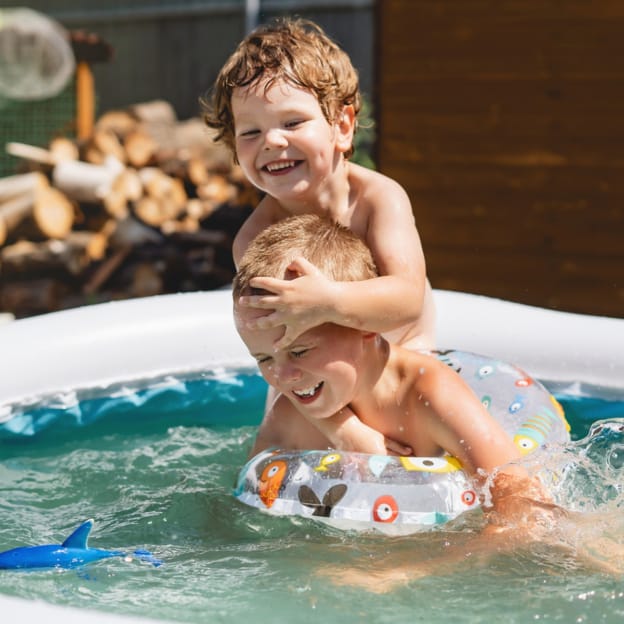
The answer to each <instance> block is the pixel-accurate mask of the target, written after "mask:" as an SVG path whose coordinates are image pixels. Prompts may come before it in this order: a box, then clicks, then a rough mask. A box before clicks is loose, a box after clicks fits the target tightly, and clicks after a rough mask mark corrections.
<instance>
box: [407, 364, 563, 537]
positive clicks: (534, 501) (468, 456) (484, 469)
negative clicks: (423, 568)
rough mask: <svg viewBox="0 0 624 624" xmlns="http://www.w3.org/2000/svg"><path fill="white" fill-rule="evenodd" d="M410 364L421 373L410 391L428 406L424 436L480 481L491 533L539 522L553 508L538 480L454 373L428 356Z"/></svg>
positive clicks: (496, 423) (504, 434) (513, 446)
mask: <svg viewBox="0 0 624 624" xmlns="http://www.w3.org/2000/svg"><path fill="white" fill-rule="evenodd" d="M414 362H416V365H417V366H419V369H418V374H417V376H416V377H415V384H414V388H413V392H414V394H415V395H417V396H418V397H422V399H419V400H420V401H423V402H425V404H428V406H427V409H426V410H425V411H424V413H425V418H424V419H423V425H424V427H425V428H426V433H427V435H428V436H430V439H431V440H432V441H433V442H435V444H437V446H438V447H439V448H440V449H442V450H444V451H446V452H447V453H449V454H450V455H453V456H455V457H457V458H458V459H459V460H460V462H461V463H462V466H463V468H464V470H465V471H466V472H467V473H468V474H469V475H471V476H472V477H473V479H475V480H476V481H477V482H478V484H479V485H480V488H479V489H481V490H482V496H481V499H482V503H483V505H484V509H485V510H486V511H487V512H488V516H489V521H490V523H491V525H492V530H500V529H502V528H505V527H508V526H520V525H522V526H525V527H530V526H536V525H538V524H540V523H541V522H542V518H543V516H544V514H545V515H546V516H549V514H551V513H552V511H553V506H552V505H551V503H550V500H549V498H548V495H547V494H546V492H545V491H544V489H543V488H542V486H541V484H540V483H539V481H537V480H536V479H534V478H532V477H530V476H529V474H528V472H527V471H526V470H525V468H524V467H523V466H521V465H519V463H518V460H519V459H520V457H521V454H520V451H519V450H518V448H517V447H516V445H515V444H514V442H513V440H512V439H511V436H509V435H508V434H507V433H506V432H505V430H504V429H503V428H502V426H501V425H500V424H499V423H498V421H496V420H495V419H494V418H493V417H492V416H491V415H490V414H489V413H488V411H487V410H486V408H485V407H484V406H483V405H482V404H481V401H479V399H478V398H477V397H476V395H475V394H474V393H473V392H472V390H471V389H470V388H469V387H468V385H467V384H466V383H465V382H464V380H463V379H462V378H461V377H460V376H459V375H458V374H457V373H455V371H453V370H451V369H450V368H448V366H446V365H445V364H443V363H442V362H440V361H439V360H437V359H435V358H432V357H429V356H422V355H416V354H414ZM423 362H424V363H425V365H422V364H423Z"/></svg>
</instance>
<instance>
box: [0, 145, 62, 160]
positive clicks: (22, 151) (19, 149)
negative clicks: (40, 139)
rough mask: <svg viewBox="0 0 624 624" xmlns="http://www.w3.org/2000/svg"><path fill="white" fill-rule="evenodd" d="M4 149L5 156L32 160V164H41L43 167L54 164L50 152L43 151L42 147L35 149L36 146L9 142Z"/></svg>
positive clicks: (53, 158) (52, 155)
mask: <svg viewBox="0 0 624 624" xmlns="http://www.w3.org/2000/svg"><path fill="white" fill-rule="evenodd" d="M5 149H6V152H7V154H10V155H11V156H15V157H17V158H24V159H25V160H32V161H33V162H37V163H41V164H43V165H54V164H56V159H55V157H54V154H52V152H50V151H49V150H47V149H43V148H42V147H37V146H36V145H28V144H27V143H16V142H11V143H7V144H6V147H5Z"/></svg>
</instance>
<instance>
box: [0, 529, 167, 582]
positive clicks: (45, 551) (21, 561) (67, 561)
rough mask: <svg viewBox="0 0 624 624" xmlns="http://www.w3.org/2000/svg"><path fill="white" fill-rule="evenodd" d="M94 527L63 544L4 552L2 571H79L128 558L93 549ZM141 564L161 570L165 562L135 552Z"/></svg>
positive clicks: (116, 552)
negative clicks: (106, 561) (160, 566)
mask: <svg viewBox="0 0 624 624" xmlns="http://www.w3.org/2000/svg"><path fill="white" fill-rule="evenodd" d="M92 527H93V520H87V521H86V522H84V523H83V524H81V525H80V526H79V527H78V528H77V529H76V530H75V531H74V532H73V533H72V534H71V535H70V536H69V537H68V538H67V539H66V540H65V541H64V542H63V543H62V544H46V545H45V546H21V547H19V548H13V549H12V550H7V551H5V552H2V553H0V570H20V569H34V568H39V569H41V568H65V569H71V568H77V567H79V566H82V565H85V564H87V563H92V562H93V561H99V560H100V559H109V558H110V557H128V556H131V555H130V554H129V553H126V552H123V551H120V550H102V549H100V548H89V547H88V546H87V540H88V539H89V533H90V532H91V528H92ZM132 554H134V555H136V557H137V558H138V559H140V560H141V561H147V562H149V563H152V564H153V565H154V566H156V567H158V566H159V565H161V563H162V561H159V560H158V559H155V558H154V556H153V555H152V553H150V552H149V551H147V550H135V551H134V552H133V553H132Z"/></svg>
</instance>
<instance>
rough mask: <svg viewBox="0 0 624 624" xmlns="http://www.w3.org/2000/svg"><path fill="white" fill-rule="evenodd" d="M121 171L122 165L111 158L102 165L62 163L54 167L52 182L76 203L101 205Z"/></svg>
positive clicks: (74, 162) (69, 161)
mask: <svg viewBox="0 0 624 624" xmlns="http://www.w3.org/2000/svg"><path fill="white" fill-rule="evenodd" d="M123 170H124V166H123V164H122V163H120V162H119V160H118V159H116V158H114V157H112V156H110V157H108V158H107V159H106V161H105V163H104V164H103V165H94V164H91V163H85V162H82V161H71V160H68V161H62V162H59V163H58V164H57V165H56V166H55V167H54V170H53V172H52V182H53V183H54V186H56V187H57V188H59V189H60V190H62V191H63V192H64V193H65V194H66V195H67V196H68V197H71V198H72V199H75V200H76V201H85V202H99V203H101V202H102V201H103V199H104V198H105V197H106V195H107V194H108V193H109V192H110V190H111V188H112V185H113V182H114V181H115V179H116V178H117V176H118V175H120V174H121V172H122V171H123Z"/></svg>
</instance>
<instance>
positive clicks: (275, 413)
mask: <svg viewBox="0 0 624 624" xmlns="http://www.w3.org/2000/svg"><path fill="white" fill-rule="evenodd" d="M328 447H329V448H335V449H338V450H341V451H355V452H359V453H369V454H371V455H388V454H389V455H411V453H412V449H411V447H409V446H406V445H404V444H402V443H400V442H397V441H396V440H391V439H390V438H386V437H384V435H383V434H381V433H379V431H376V430H375V429H372V428H371V427H369V426H367V425H365V424H364V423H362V421H361V420H360V419H359V418H358V417H357V416H356V415H355V414H354V413H353V411H352V410H351V409H350V408H348V407H346V408H344V409H342V410H341V411H340V412H338V413H337V414H335V415H334V416H330V417H328V418H323V419H314V420H313V421H308V420H306V419H305V418H304V417H303V416H302V414H301V413H300V412H298V411H297V410H296V409H295V408H294V407H293V406H292V404H291V403H290V401H288V399H286V398H285V397H284V396H282V395H279V396H278V397H277V399H276V400H275V401H274V403H273V405H272V406H271V407H270V408H269V409H268V410H267V412H266V414H265V417H264V419H263V420H262V423H261V425H260V427H259V428H258V433H257V435H256V439H255V441H254V445H253V448H252V450H251V452H250V454H249V457H250V458H251V457H253V456H255V455H257V454H258V453H260V452H261V451H264V450H266V449H268V448H281V449H293V450H301V449H306V450H307V449H323V448H328Z"/></svg>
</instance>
